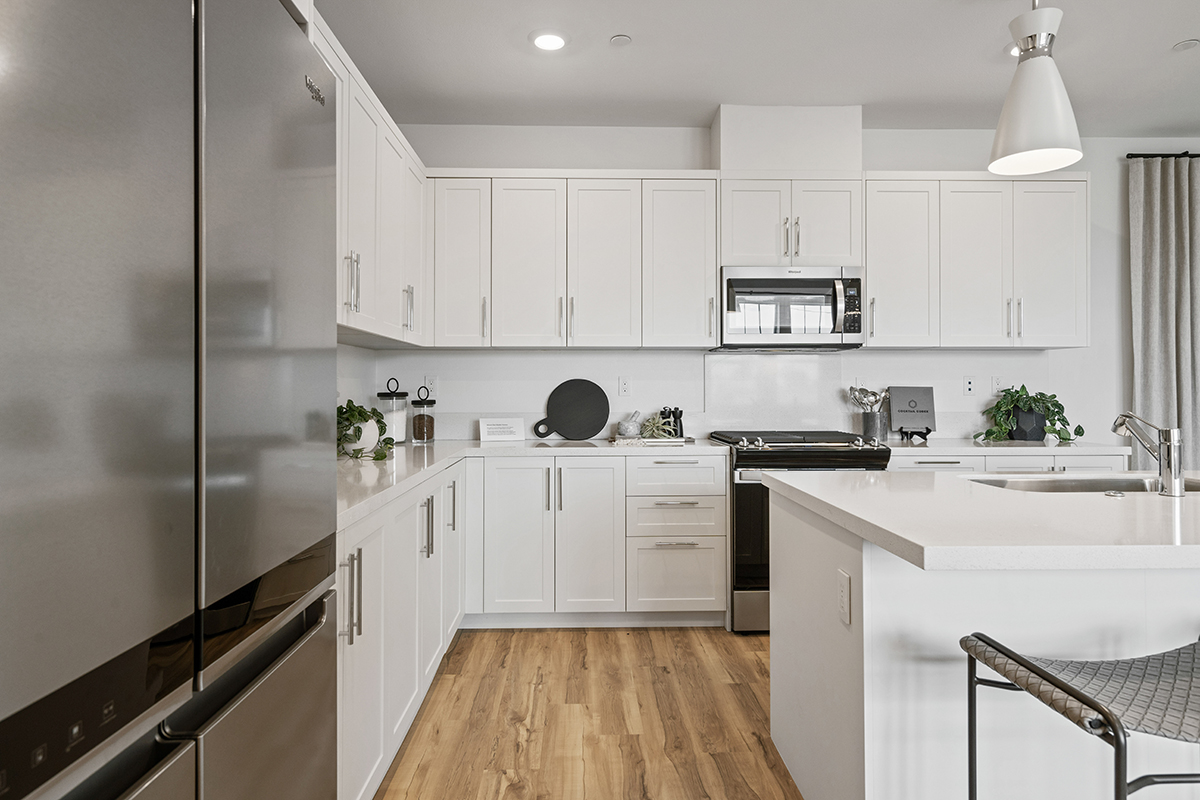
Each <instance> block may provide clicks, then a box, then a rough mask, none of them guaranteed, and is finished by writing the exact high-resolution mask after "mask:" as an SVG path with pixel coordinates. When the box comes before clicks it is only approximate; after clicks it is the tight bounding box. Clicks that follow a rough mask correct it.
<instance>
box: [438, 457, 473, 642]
mask: <svg viewBox="0 0 1200 800" xmlns="http://www.w3.org/2000/svg"><path fill="white" fill-rule="evenodd" d="M464 476H465V470H464V469H463V466H462V464H461V463H460V464H459V465H458V466H456V467H451V468H450V469H448V470H446V472H445V473H443V475H442V477H441V481H442V490H441V492H442V493H441V500H442V502H441V525H440V526H439V527H438V531H439V535H440V536H441V541H440V544H441V550H442V552H441V559H442V647H443V650H444V649H445V648H446V647H448V646H449V645H450V640H451V639H453V638H454V633H455V631H457V630H458V624H459V623H460V622H462V615H463V567H464V564H463V531H464V528H465V525H466V515H465V513H464V501H465V498H466V494H467V491H466V488H465V487H464V485H463V483H464Z"/></svg>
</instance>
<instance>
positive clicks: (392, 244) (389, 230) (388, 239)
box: [352, 112, 410, 338]
mask: <svg viewBox="0 0 1200 800" xmlns="http://www.w3.org/2000/svg"><path fill="white" fill-rule="evenodd" d="M352 113H353V112H352ZM352 119H353V117H352ZM378 144H379V148H378V149H379V161H378V167H379V172H378V176H377V178H378V191H379V203H378V213H377V224H378V231H379V234H378V248H379V249H378V251H377V257H376V259H375V261H374V269H370V266H371V265H370V264H368V263H364V264H362V269H361V270H360V271H361V273H362V275H363V285H362V287H361V288H362V292H361V294H362V299H361V306H362V308H363V314H360V315H352V316H357V317H360V319H359V320H358V322H359V326H360V327H365V328H368V329H370V330H372V331H373V332H376V333H381V334H386V335H391V336H394V337H396V338H401V337H403V336H404V335H405V334H407V333H408V323H409V317H410V310H409V307H408V302H407V301H408V284H407V282H406V278H407V277H408V275H407V272H406V270H405V263H404V258H405V243H406V242H405V233H406V231H405V200H406V198H405V192H404V181H405V175H406V173H407V172H408V164H407V161H408V159H407V158H406V157H405V154H404V148H403V147H402V146H401V145H400V143H399V142H398V141H396V139H395V137H393V136H391V135H389V134H388V133H387V132H386V130H380V131H379V137H378ZM361 205H362V207H363V216H364V217H365V216H366V211H367V204H366V203H365V202H363V203H362V204H361ZM366 276H370V279H369V280H368V279H367V277H366ZM368 312H369V317H370V319H361V317H364V316H367V314H368ZM371 321H373V322H374V323H375V324H374V325H372V324H370V323H371ZM364 323H365V324H364Z"/></svg>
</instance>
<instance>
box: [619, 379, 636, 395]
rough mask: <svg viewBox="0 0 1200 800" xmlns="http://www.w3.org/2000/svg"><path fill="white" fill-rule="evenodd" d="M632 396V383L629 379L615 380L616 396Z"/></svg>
mask: <svg viewBox="0 0 1200 800" xmlns="http://www.w3.org/2000/svg"><path fill="white" fill-rule="evenodd" d="M631 394H633V382H632V381H631V380H630V379H629V378H617V396H618V397H629V395H631Z"/></svg>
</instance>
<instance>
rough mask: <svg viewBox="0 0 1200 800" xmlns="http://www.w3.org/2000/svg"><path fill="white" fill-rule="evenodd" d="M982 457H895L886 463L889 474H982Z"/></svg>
mask: <svg viewBox="0 0 1200 800" xmlns="http://www.w3.org/2000/svg"><path fill="white" fill-rule="evenodd" d="M984 461H985V459H984V457H983V456H939V455H934V454H932V453H930V454H928V455H919V456H918V455H908V454H907V453H906V454H904V455H897V454H896V453H895V452H893V453H892V457H891V460H889V461H888V466H887V468H888V471H889V472H983V471H984Z"/></svg>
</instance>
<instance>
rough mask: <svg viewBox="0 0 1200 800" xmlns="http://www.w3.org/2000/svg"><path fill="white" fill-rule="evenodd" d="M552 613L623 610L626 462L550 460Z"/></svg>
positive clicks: (611, 459)
mask: <svg viewBox="0 0 1200 800" xmlns="http://www.w3.org/2000/svg"><path fill="white" fill-rule="evenodd" d="M555 461H556V465H555V471H556V473H557V475H558V487H557V489H558V490H557V495H558V504H557V508H558V511H557V513H556V514H555V520H554V610H555V611H624V610H625V459H624V458H620V457H612V456H607V457H606V456H597V457H595V458H586V457H585V458H559V459H555Z"/></svg>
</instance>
